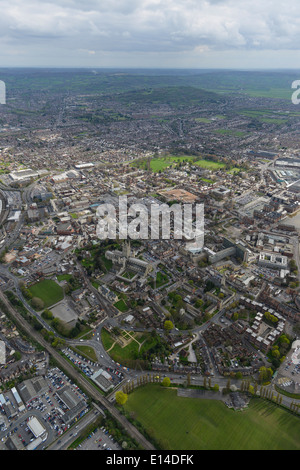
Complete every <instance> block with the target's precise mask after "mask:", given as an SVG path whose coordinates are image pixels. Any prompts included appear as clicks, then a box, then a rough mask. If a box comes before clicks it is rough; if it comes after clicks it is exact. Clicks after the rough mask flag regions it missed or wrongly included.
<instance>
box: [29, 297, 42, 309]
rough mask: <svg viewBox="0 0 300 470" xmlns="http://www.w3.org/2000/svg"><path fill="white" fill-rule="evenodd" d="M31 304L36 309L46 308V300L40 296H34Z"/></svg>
mask: <svg viewBox="0 0 300 470" xmlns="http://www.w3.org/2000/svg"><path fill="white" fill-rule="evenodd" d="M31 305H32V306H33V308H34V309H36V310H42V309H43V308H44V302H43V301H42V299H39V298H38V297H33V299H32V300H31Z"/></svg>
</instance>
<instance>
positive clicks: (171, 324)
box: [164, 320, 174, 331]
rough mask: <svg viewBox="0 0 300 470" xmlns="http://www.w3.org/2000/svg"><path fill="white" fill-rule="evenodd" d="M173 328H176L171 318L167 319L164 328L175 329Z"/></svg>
mask: <svg viewBox="0 0 300 470" xmlns="http://www.w3.org/2000/svg"><path fill="white" fill-rule="evenodd" d="M173 328H174V325H173V323H172V322H171V320H166V321H165V323H164V329H165V330H167V331H170V330H173Z"/></svg>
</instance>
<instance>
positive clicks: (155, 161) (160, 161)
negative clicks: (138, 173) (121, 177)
mask: <svg viewBox="0 0 300 470" xmlns="http://www.w3.org/2000/svg"><path fill="white" fill-rule="evenodd" d="M194 158H195V157H193V156H191V155H183V156H178V157H177V156H173V155H168V156H166V157H161V158H152V159H151V161H150V168H151V170H152V171H154V173H157V172H159V171H164V170H165V169H166V168H169V167H171V166H174V165H176V164H177V163H180V162H184V161H192V160H193V159H194ZM131 166H138V167H139V168H141V169H144V170H146V169H147V161H146V160H142V161H140V162H133V163H132V164H131Z"/></svg>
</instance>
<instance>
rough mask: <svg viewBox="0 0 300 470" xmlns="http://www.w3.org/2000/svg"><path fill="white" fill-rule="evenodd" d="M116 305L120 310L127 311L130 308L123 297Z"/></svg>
mask: <svg viewBox="0 0 300 470" xmlns="http://www.w3.org/2000/svg"><path fill="white" fill-rule="evenodd" d="M114 306H115V307H116V308H117V309H118V310H120V312H127V310H128V307H127V305H126V303H125V302H124V300H123V299H121V300H118V302H116V303H115V304H114Z"/></svg>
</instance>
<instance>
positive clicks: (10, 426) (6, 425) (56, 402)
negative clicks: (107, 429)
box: [0, 368, 88, 447]
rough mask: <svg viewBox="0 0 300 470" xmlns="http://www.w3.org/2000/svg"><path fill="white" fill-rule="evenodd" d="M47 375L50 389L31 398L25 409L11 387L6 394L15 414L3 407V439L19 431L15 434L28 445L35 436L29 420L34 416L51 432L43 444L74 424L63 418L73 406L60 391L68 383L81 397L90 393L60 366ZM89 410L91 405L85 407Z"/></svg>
mask: <svg viewBox="0 0 300 470" xmlns="http://www.w3.org/2000/svg"><path fill="white" fill-rule="evenodd" d="M45 379H46V381H47V385H48V388H47V390H43V393H41V394H39V395H38V396H36V397H34V398H32V399H31V400H29V401H28V402H27V403H26V404H25V409H24V410H23V411H20V410H19V409H18V405H17V403H16V402H15V400H14V397H13V394H12V393H11V391H9V392H7V393H6V394H5V400H6V402H7V403H9V405H10V406H11V409H12V410H13V414H12V416H11V417H8V416H6V414H5V411H4V409H3V407H0V410H1V413H0V416H1V419H2V421H1V424H2V425H1V427H0V439H1V442H2V443H3V442H5V441H6V440H7V439H8V438H9V437H10V436H12V435H13V434H15V437H17V438H18V439H19V440H20V443H22V444H23V446H24V447H26V446H28V444H29V443H30V442H32V441H33V440H34V439H35V436H34V435H33V433H32V432H31V430H30V429H29V427H28V420H29V419H30V418H31V417H33V416H34V417H36V418H37V419H38V420H39V422H40V423H41V425H42V426H43V427H44V428H45V430H46V433H47V438H46V441H45V443H43V444H41V446H40V447H43V446H44V445H46V444H49V443H51V442H52V441H53V440H54V439H55V438H57V437H58V436H60V435H62V434H63V433H64V432H66V431H67V430H68V429H69V428H70V424H65V422H64V420H63V419H62V416H63V415H64V413H65V412H67V411H68V409H69V408H68V407H67V406H66V404H65V403H64V402H63V400H62V399H61V398H60V396H59V395H58V393H57V392H58V391H59V390H60V389H62V388H63V387H66V386H68V387H69V388H68V390H70V391H72V393H74V394H75V395H76V396H77V397H78V400H80V399H84V400H87V396H86V395H85V394H84V393H83V392H82V391H81V390H80V389H79V387H78V386H76V385H75V384H73V383H72V381H71V379H70V378H68V377H67V376H66V375H65V374H64V373H63V372H62V371H61V370H59V369H58V368H53V369H50V370H49V371H48V373H47V375H46V376H45ZM86 411H88V407H86V409H85V410H84V411H83V414H84V412H86Z"/></svg>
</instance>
